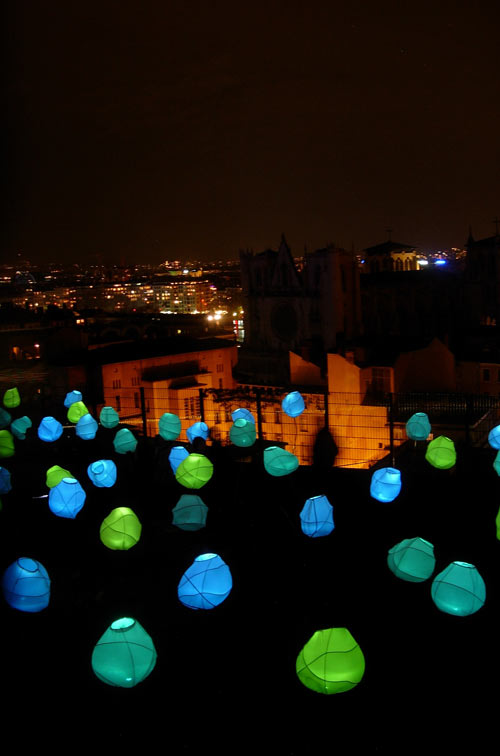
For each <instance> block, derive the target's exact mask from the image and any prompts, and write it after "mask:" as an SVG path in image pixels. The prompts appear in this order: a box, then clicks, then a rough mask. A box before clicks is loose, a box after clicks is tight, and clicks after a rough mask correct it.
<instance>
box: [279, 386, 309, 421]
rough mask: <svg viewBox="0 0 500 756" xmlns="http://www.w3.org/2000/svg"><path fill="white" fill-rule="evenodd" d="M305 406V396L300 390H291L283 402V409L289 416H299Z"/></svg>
mask: <svg viewBox="0 0 500 756" xmlns="http://www.w3.org/2000/svg"><path fill="white" fill-rule="evenodd" d="M305 408H306V405H305V402H304V398H303V396H302V394H301V393H300V392H299V391H291V392H290V393H289V394H287V395H286V396H285V398H284V399H283V401H282V402H281V409H282V410H283V412H284V413H285V415H288V416H289V417H298V416H299V415H301V414H302V413H303V412H304V410H305Z"/></svg>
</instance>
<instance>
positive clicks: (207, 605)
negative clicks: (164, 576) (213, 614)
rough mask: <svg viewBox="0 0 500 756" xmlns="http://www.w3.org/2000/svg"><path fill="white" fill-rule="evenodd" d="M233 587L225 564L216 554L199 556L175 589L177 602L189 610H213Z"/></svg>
mask: <svg viewBox="0 0 500 756" xmlns="http://www.w3.org/2000/svg"><path fill="white" fill-rule="evenodd" d="M232 587H233V578H232V576H231V572H230V570H229V567H228V566H227V564H226V563H225V562H224V561H223V560H222V559H221V558H220V556H218V555H217V554H201V555H200V556H198V557H196V559H195V560H194V562H193V564H192V565H191V567H189V569H188V570H186V572H185V573H184V575H183V576H182V578H181V581H180V583H179V587H178V589H177V595H178V596H179V600H180V601H181V603H182V604H184V606H187V607H189V608H190V609H213V608H214V607H215V606H219V604H221V603H222V602H223V601H224V599H226V598H227V597H228V596H229V594H230V592H231V588H232Z"/></svg>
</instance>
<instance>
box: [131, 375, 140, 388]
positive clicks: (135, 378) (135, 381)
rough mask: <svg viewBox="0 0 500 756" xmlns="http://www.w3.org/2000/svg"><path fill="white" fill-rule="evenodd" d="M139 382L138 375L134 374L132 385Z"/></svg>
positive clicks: (136, 384)
mask: <svg viewBox="0 0 500 756" xmlns="http://www.w3.org/2000/svg"><path fill="white" fill-rule="evenodd" d="M139 383H140V379H139V377H138V376H137V375H135V376H134V377H133V378H132V386H138V385H139Z"/></svg>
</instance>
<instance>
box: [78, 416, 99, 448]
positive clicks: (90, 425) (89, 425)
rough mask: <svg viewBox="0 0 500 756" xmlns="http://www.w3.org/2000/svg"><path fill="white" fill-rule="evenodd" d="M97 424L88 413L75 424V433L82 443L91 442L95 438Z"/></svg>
mask: <svg viewBox="0 0 500 756" xmlns="http://www.w3.org/2000/svg"><path fill="white" fill-rule="evenodd" d="M98 428H99V424H98V422H97V420H95V419H94V418H93V417H92V415H90V414H89V413H88V412H87V414H86V415H83V416H82V417H81V418H80V419H79V421H78V422H77V424H76V427H75V433H76V435H77V436H78V438H81V439H83V441H91V440H92V439H93V438H95V434H96V433H97V429H98Z"/></svg>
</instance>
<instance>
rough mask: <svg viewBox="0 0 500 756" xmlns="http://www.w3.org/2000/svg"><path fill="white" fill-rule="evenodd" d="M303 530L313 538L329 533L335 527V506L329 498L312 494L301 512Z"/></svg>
mask: <svg viewBox="0 0 500 756" xmlns="http://www.w3.org/2000/svg"><path fill="white" fill-rule="evenodd" d="M300 521H301V527H302V532H303V533H304V534H305V535H306V536H310V537H311V538H319V537H320V536H326V535H329V534H330V533H331V532H332V530H333V529H334V527H335V525H334V523H333V507H332V505H331V504H330V502H329V501H328V498H327V497H326V496H324V495H323V494H322V495H321V496H311V498H310V499H307V501H306V503H305V504H304V506H303V508H302V511H301V513H300Z"/></svg>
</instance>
